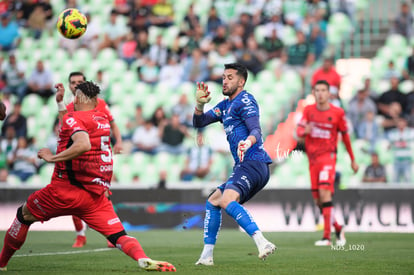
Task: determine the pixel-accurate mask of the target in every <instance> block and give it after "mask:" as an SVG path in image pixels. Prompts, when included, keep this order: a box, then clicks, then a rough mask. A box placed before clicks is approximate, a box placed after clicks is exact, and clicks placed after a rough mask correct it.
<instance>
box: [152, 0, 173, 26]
mask: <svg viewBox="0 0 414 275" xmlns="http://www.w3.org/2000/svg"><path fill="white" fill-rule="evenodd" d="M150 22H151V25H154V26H157V27H162V28H167V27H170V26H172V25H174V7H173V5H172V4H171V3H169V2H167V0H158V2H157V3H156V4H155V5H154V6H152V9H151V16H150Z"/></svg>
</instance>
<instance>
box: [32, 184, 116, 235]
mask: <svg viewBox="0 0 414 275" xmlns="http://www.w3.org/2000/svg"><path fill="white" fill-rule="evenodd" d="M27 207H28V209H29V211H30V213H32V215H33V216H35V217H36V219H38V220H39V221H47V220H49V219H51V218H54V217H58V216H66V215H74V216H77V217H79V218H81V219H82V220H83V221H85V222H86V223H87V224H88V225H89V226H90V227H91V228H93V229H95V230H96V231H98V232H99V233H101V234H103V235H105V236H109V235H112V234H115V233H118V232H120V231H122V230H124V226H123V225H122V223H121V221H120V220H119V218H118V215H117V214H116V213H115V210H114V208H113V206H112V203H111V201H110V200H109V199H108V198H107V197H105V196H104V195H100V196H99V195H96V194H92V193H90V192H88V191H86V190H83V189H81V188H79V187H76V186H73V185H71V184H69V183H68V182H67V181H62V180H60V181H57V180H56V181H53V182H52V183H51V184H49V185H47V186H46V187H45V188H42V189H40V190H38V191H36V192H34V193H33V194H31V195H30V196H29V198H28V199H27Z"/></svg>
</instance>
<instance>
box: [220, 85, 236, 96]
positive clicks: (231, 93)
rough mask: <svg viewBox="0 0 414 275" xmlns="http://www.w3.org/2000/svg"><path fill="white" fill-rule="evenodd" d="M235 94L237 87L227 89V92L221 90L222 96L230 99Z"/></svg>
mask: <svg viewBox="0 0 414 275" xmlns="http://www.w3.org/2000/svg"><path fill="white" fill-rule="evenodd" d="M236 92H237V87H233V88H227V92H226V91H224V89H223V95H225V96H228V97H231V96H232V95H234V94H235V93H236Z"/></svg>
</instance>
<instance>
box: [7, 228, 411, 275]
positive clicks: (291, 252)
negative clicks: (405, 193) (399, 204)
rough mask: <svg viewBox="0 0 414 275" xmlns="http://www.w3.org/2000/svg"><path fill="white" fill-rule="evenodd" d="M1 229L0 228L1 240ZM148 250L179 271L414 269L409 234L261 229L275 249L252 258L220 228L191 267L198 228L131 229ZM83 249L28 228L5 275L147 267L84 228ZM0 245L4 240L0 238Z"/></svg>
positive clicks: (247, 246) (246, 243)
mask: <svg viewBox="0 0 414 275" xmlns="http://www.w3.org/2000/svg"><path fill="white" fill-rule="evenodd" d="M4 234H5V232H4V231H2V232H0V240H3V238H4ZM130 235H132V236H134V237H136V238H137V239H138V240H139V241H140V242H141V244H142V246H143V247H144V250H145V251H146V253H147V255H148V256H150V257H151V258H153V259H156V260H166V261H169V262H171V263H173V264H174V265H175V267H176V268H177V272H178V274H240V275H244V274H254V275H262V274H319V275H320V274H414V234H393V233H348V234H347V240H348V243H347V245H346V246H345V249H344V250H334V249H332V248H331V247H314V246H313V242H314V241H315V240H317V239H318V238H320V236H321V232H315V233H291V232H286V233H285V232H280V233H265V236H266V237H267V238H268V239H269V240H271V241H273V242H274V243H275V244H276V245H277V246H278V250H277V251H276V253H275V254H274V255H271V256H270V257H269V258H268V259H267V260H266V261H261V260H259V259H258V258H257V251H256V246H255V245H254V242H253V241H252V240H251V239H250V238H249V237H247V235H246V234H245V233H243V232H240V231H236V230H222V231H221V232H220V235H219V239H218V242H217V245H216V249H215V259H214V260H215V265H214V266H211V267H207V266H195V265H194V263H195V262H196V260H197V259H198V256H199V255H200V252H201V249H202V231H201V230H184V231H172V230H154V231H148V232H131V233H130ZM87 237H88V243H87V245H86V246H85V247H84V248H80V249H75V248H72V247H71V245H72V243H73V239H74V232H41V231H31V232H29V234H28V237H27V240H26V243H25V244H24V245H23V247H22V249H21V250H19V251H18V252H17V253H16V254H15V256H14V257H13V258H12V259H11V260H10V262H9V265H8V271H7V272H5V274H77V275H81V274H99V275H101V274H132V273H137V272H146V271H144V270H141V269H139V268H138V266H137V264H136V263H135V262H134V261H132V260H131V259H130V258H129V257H128V256H126V255H124V254H123V253H121V252H120V251H119V250H118V249H106V241H105V239H104V238H103V237H102V236H101V235H99V234H98V233H96V232H94V231H93V230H88V232H87ZM0 245H1V246H2V245H3V241H1V242H0Z"/></svg>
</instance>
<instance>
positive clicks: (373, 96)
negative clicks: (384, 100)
mask: <svg viewBox="0 0 414 275" xmlns="http://www.w3.org/2000/svg"><path fill="white" fill-rule="evenodd" d="M362 89H363V90H365V91H367V93H368V96H369V97H370V98H371V99H372V100H374V101H376V100H377V98H378V93H377V91H375V90H374V89H372V86H371V78H369V77H366V78H365V79H364V85H363V88H362Z"/></svg>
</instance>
